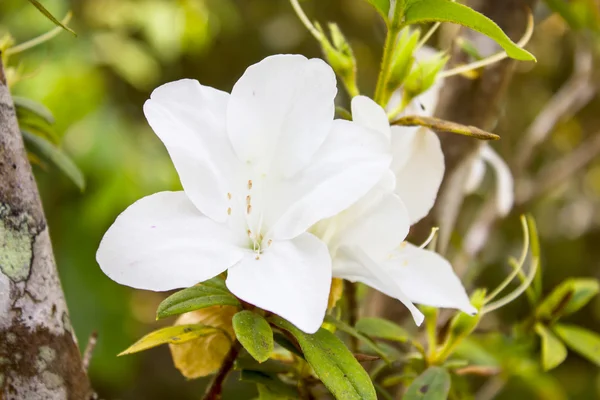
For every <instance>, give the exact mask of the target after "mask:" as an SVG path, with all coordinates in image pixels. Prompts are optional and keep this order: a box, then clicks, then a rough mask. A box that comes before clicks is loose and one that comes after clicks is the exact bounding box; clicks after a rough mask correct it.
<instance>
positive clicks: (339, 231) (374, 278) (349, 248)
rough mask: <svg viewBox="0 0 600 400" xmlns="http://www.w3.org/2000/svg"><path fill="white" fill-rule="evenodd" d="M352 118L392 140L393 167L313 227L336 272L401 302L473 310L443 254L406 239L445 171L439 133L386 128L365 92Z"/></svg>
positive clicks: (383, 117) (415, 311)
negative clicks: (354, 200)
mask: <svg viewBox="0 0 600 400" xmlns="http://www.w3.org/2000/svg"><path fill="white" fill-rule="evenodd" d="M352 115H353V119H354V121H356V122H357V123H359V124H361V125H363V126H365V127H369V128H372V129H376V130H379V131H381V132H382V133H384V134H385V135H386V137H388V138H390V139H391V143H392V155H393V160H392V167H391V171H388V173H387V174H386V175H385V176H384V177H383V178H382V179H381V181H380V182H379V183H378V185H377V186H376V187H375V188H373V189H372V190H371V191H370V192H369V193H368V194H367V195H366V196H365V197H363V198H362V199H361V200H359V201H358V202H357V203H356V204H354V205H353V206H352V207H350V208H349V209H348V210H346V211H343V212H342V213H340V214H339V215H337V216H335V217H333V218H331V219H329V220H326V221H321V222H320V223H319V224H317V225H316V226H315V227H314V232H315V233H316V234H317V235H319V236H320V237H322V238H323V240H324V241H326V242H327V243H328V244H329V247H330V251H331V252H332V255H333V260H334V261H333V275H334V277H338V278H343V279H347V280H350V281H353V282H356V281H358V282H362V283H365V284H366V285H369V286H371V287H373V288H375V289H377V290H379V291H381V292H383V293H385V294H386V295H388V296H390V297H394V298H396V299H398V300H400V301H401V302H402V303H404V304H405V305H406V306H407V307H408V309H409V310H410V311H411V313H412V315H413V317H414V319H415V322H416V323H417V324H421V322H422V321H423V315H422V314H421V312H420V311H419V310H418V309H417V308H416V307H415V306H414V305H413V303H419V304H425V305H430V306H435V307H449V308H457V309H460V310H462V311H464V312H467V313H475V312H476V309H475V308H474V307H473V306H472V305H471V304H470V301H469V298H468V296H467V294H466V292H465V290H464V288H463V286H462V284H461V282H460V280H459V279H458V277H457V276H456V275H455V274H454V271H453V270H452V267H451V265H450V263H449V262H448V261H446V260H445V259H444V258H443V257H441V256H440V255H438V254H436V253H434V252H432V251H429V250H424V249H420V248H418V247H416V246H413V245H411V244H409V243H407V242H404V239H405V238H406V236H407V234H408V230H409V227H410V225H411V224H412V223H414V222H415V221H418V220H419V219H420V218H422V217H423V216H425V215H426V214H427V213H428V212H429V210H430V209H431V207H432V205H433V202H434V201H435V196H436V193H437V190H438V188H439V185H440V182H441V179H442V176H443V173H444V159H443V154H442V152H441V149H440V143H439V140H438V139H437V136H436V135H435V134H434V133H433V132H430V131H427V130H423V129H402V128H401V129H395V128H394V127H392V129H390V126H389V123H388V122H387V117H386V114H385V112H384V111H383V109H382V108H381V107H379V106H378V105H377V104H375V103H374V102H373V101H372V100H370V99H368V98H366V97H362V96H359V97H355V98H354V99H353V100H352Z"/></svg>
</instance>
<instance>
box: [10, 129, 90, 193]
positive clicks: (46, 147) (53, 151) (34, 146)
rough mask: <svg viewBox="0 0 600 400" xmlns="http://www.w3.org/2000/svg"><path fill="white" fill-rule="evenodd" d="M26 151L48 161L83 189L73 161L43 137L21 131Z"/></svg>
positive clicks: (82, 180)
mask: <svg viewBox="0 0 600 400" xmlns="http://www.w3.org/2000/svg"><path fill="white" fill-rule="evenodd" d="M21 134H22V135H23V140H24V141H25V144H26V145H27V149H28V150H30V151H32V152H34V153H35V154H37V155H39V156H40V157H42V158H44V159H46V160H48V161H49V162H51V163H52V164H54V165H55V166H56V167H57V168H58V169H60V170H61V171H62V173H64V174H65V175H66V176H67V177H68V178H69V179H71V181H73V183H75V185H77V187H78V188H79V189H80V190H82V191H83V190H84V189H85V178H84V177H83V174H82V173H81V171H80V170H79V168H78V167H77V165H75V163H74V162H73V160H71V158H69V156H68V155H67V154H66V153H65V152H63V151H62V150H61V149H60V148H59V147H56V146H55V145H54V144H52V143H50V142H49V141H48V140H46V139H44V138H43V137H40V136H37V135H34V134H33V133H31V132H29V131H26V130H21Z"/></svg>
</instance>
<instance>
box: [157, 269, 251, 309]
mask: <svg viewBox="0 0 600 400" xmlns="http://www.w3.org/2000/svg"><path fill="white" fill-rule="evenodd" d="M211 306H235V307H240V302H239V301H238V300H237V299H236V298H235V297H234V296H233V295H232V294H231V293H230V292H229V290H227V287H226V286H225V281H224V280H223V279H221V278H219V277H215V278H212V279H210V280H208V281H206V282H202V283H200V284H198V285H196V286H192V287H190V288H187V289H183V290H180V291H179V292H177V293H175V294H172V295H171V296H169V297H167V298H166V299H165V300H163V301H162V302H161V303H160V305H159V306H158V309H157V310H156V319H161V318H166V317H169V316H171V315H179V314H183V313H186V312H190V311H194V310H199V309H201V308H206V307H211Z"/></svg>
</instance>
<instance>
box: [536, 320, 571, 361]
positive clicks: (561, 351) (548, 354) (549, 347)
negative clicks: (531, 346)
mask: <svg viewBox="0 0 600 400" xmlns="http://www.w3.org/2000/svg"><path fill="white" fill-rule="evenodd" d="M535 331H536V333H537V334H538V335H539V336H540V338H541V339H542V366H543V367H544V371H548V370H551V369H552V368H556V367H558V366H559V365H560V364H561V363H562V362H563V361H565V358H567V348H566V347H565V345H564V344H563V343H562V342H561V341H560V339H559V338H557V337H556V336H554V334H553V333H552V332H551V331H550V330H549V329H548V328H546V327H545V326H544V325H542V324H536V325H535Z"/></svg>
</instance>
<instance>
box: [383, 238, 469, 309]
mask: <svg viewBox="0 0 600 400" xmlns="http://www.w3.org/2000/svg"><path fill="white" fill-rule="evenodd" d="M381 266H382V268H383V269H384V270H385V271H386V273H387V274H388V276H389V277H390V278H391V279H393V280H394V282H396V283H397V284H398V285H399V286H400V287H401V288H402V291H403V292H404V293H406V295H407V297H408V298H409V299H410V300H411V301H413V302H415V303H418V304H425V305H428V306H433V307H447V308H457V309H459V310H462V311H464V312H466V313H468V314H475V313H477V309H475V307H473V306H472V305H471V302H470V301H469V297H468V296H467V293H466V292H465V289H464V287H463V285H462V283H461V282H460V279H458V277H457V276H456V274H455V273H454V270H453V269H452V266H451V265H450V263H449V262H448V261H447V260H446V259H444V258H443V257H442V256H440V255H439V254H437V253H434V252H432V251H429V250H424V249H420V248H418V247H416V246H413V245H412V244H410V243H403V246H401V248H400V249H398V250H396V251H395V252H394V253H393V254H392V258H391V259H390V260H388V261H385V262H383V263H382V264H381Z"/></svg>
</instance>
